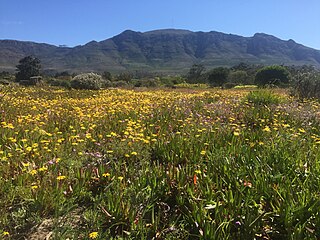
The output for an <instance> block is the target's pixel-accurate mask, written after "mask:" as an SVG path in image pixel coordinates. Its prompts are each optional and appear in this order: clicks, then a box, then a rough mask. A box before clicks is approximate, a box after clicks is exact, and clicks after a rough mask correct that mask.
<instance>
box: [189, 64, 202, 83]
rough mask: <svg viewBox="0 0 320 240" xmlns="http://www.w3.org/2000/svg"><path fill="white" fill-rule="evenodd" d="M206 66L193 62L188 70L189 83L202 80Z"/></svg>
mask: <svg viewBox="0 0 320 240" xmlns="http://www.w3.org/2000/svg"><path fill="white" fill-rule="evenodd" d="M204 71H205V67H204V66H203V65H202V64H193V65H192V66H191V68H190V70H189V72H188V75H187V80H188V82H189V83H198V82H201V77H202V73H203V72H204Z"/></svg>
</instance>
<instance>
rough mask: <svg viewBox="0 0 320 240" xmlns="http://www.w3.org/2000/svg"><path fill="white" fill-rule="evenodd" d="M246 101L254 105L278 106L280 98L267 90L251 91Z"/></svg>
mask: <svg viewBox="0 0 320 240" xmlns="http://www.w3.org/2000/svg"><path fill="white" fill-rule="evenodd" d="M246 100H247V101H248V102H250V103H253V104H255V105H270V104H279V103H280V100H281V99H280V98H279V96H278V95H277V94H275V93H274V92H272V91H271V90H268V89H260V90H256V91H251V92H250V93H249V94H248V95H247V96H246Z"/></svg>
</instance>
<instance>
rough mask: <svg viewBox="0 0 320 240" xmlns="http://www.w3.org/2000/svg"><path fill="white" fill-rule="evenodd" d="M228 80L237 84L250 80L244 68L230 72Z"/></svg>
mask: <svg viewBox="0 0 320 240" xmlns="http://www.w3.org/2000/svg"><path fill="white" fill-rule="evenodd" d="M228 81H229V82H231V83H237V84H247V83H248V82H249V80H248V74H247V72H246V71H243V70H236V71H233V72H230V73H229V76H228Z"/></svg>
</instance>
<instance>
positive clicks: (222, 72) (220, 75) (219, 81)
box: [207, 67, 229, 87]
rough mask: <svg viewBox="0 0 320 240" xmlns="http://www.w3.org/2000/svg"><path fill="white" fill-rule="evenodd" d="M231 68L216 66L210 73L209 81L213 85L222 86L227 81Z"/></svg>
mask: <svg viewBox="0 0 320 240" xmlns="http://www.w3.org/2000/svg"><path fill="white" fill-rule="evenodd" d="M228 75H229V69H228V68H224V67H218V68H214V69H213V70H211V71H210V72H209V73H208V78H207V81H208V83H209V84H210V85H211V86H212V87H217V86H222V85H223V84H224V83H226V82H227V79H228Z"/></svg>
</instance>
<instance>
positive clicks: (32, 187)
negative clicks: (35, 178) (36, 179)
mask: <svg viewBox="0 0 320 240" xmlns="http://www.w3.org/2000/svg"><path fill="white" fill-rule="evenodd" d="M37 188H39V186H37V185H33V186H31V189H37Z"/></svg>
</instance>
